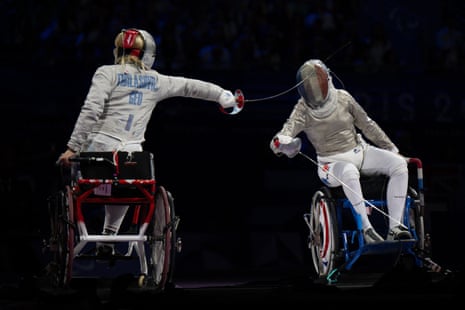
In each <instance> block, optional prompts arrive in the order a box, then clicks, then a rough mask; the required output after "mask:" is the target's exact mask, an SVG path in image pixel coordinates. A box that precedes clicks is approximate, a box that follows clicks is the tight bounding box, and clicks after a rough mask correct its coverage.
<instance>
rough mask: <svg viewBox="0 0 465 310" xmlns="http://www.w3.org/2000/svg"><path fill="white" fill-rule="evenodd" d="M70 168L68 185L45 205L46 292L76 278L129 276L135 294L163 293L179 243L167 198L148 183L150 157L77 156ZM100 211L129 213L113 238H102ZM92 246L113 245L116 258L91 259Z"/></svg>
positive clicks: (120, 154)
mask: <svg viewBox="0 0 465 310" xmlns="http://www.w3.org/2000/svg"><path fill="white" fill-rule="evenodd" d="M71 162H72V165H71V167H70V168H68V170H69V176H68V179H69V180H67V181H64V182H63V183H65V184H64V188H63V189H60V190H59V191H58V192H57V193H56V194H54V195H52V196H51V197H50V198H49V203H48V206H49V217H50V224H51V225H50V226H51V230H50V238H49V242H48V245H47V247H48V250H49V252H50V253H51V262H50V263H49V264H48V266H47V270H48V271H47V272H48V275H49V276H48V277H49V279H50V282H51V284H52V285H53V286H55V287H68V286H69V285H70V282H71V280H72V279H75V278H103V277H110V278H111V277H114V276H117V275H120V274H128V273H129V274H133V275H134V280H135V281H136V282H137V287H139V288H147V289H153V290H157V291H159V290H164V289H165V287H166V286H167V285H168V284H170V283H171V281H172V276H173V271H174V263H175V255H176V253H178V252H179V251H180V250H181V240H180V238H177V237H176V230H177V226H178V223H179V217H177V216H176V215H175V210H174V199H173V196H172V195H171V193H170V192H169V191H167V190H166V189H165V188H164V187H163V186H160V185H158V184H157V183H156V180H155V172H154V162H153V154H152V153H150V152H147V151H143V152H87V153H84V152H83V153H80V154H77V156H75V157H74V158H72V159H71ZM62 169H65V168H62ZM104 205H111V207H116V208H117V207H118V205H129V209H128V211H127V213H126V216H125V218H124V220H123V223H122V225H121V229H120V231H119V232H118V234H116V235H104V234H103V233H102V232H101V231H102V223H103V217H104V209H103V208H104ZM97 242H100V243H102V242H108V243H113V244H114V246H115V250H116V252H115V253H114V254H112V255H109V256H104V257H102V256H100V255H98V253H97V251H96V245H97Z"/></svg>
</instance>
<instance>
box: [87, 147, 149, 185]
mask: <svg viewBox="0 0 465 310" xmlns="http://www.w3.org/2000/svg"><path fill="white" fill-rule="evenodd" d="M79 158H80V159H79V163H78V165H79V168H78V169H79V170H80V178H82V179H149V180H152V179H155V169H154V162H153V154H152V153H150V152H148V151H142V152H82V153H80V154H79Z"/></svg>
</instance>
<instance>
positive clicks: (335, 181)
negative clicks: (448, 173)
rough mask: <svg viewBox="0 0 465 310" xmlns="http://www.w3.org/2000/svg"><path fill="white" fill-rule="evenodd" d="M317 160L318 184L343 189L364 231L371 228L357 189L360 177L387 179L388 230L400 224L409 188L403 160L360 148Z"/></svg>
mask: <svg viewBox="0 0 465 310" xmlns="http://www.w3.org/2000/svg"><path fill="white" fill-rule="evenodd" d="M317 159H318V163H319V167H318V176H319V177H320V179H321V181H322V182H323V183H324V184H325V185H327V186H329V187H338V186H341V185H342V188H343V190H344V194H345V195H346V197H347V199H348V200H349V201H350V203H351V204H352V205H353V206H354V209H355V211H356V212H357V213H358V214H360V216H361V220H362V228H363V229H366V228H368V227H371V223H370V221H369V219H368V215H367V210H366V206H365V198H364V197H363V193H362V189H361V185H360V174H362V175H378V174H383V175H387V176H388V177H389V181H388V185H387V193H386V199H387V201H386V202H387V206H388V213H389V217H390V218H389V227H390V228H392V227H394V226H397V225H399V223H401V222H402V221H401V220H402V216H403V212H404V208H405V199H406V195H407V187H408V167H407V161H406V159H405V158H403V157H402V156H401V155H399V154H396V153H393V152H390V151H387V150H383V149H380V148H377V147H375V146H372V145H370V144H363V146H362V145H360V146H357V147H356V148H354V149H352V150H350V151H348V152H345V153H341V154H336V155H331V156H324V157H323V156H318V157H317ZM342 183H344V184H342Z"/></svg>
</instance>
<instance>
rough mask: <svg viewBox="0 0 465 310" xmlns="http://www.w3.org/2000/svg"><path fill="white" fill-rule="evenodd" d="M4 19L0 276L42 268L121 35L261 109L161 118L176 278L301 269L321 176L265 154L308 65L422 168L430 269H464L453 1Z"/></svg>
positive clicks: (242, 0) (458, 43)
mask: <svg viewBox="0 0 465 310" xmlns="http://www.w3.org/2000/svg"><path fill="white" fill-rule="evenodd" d="M0 11H1V12H2V13H1V14H2V18H1V19H0V23H2V29H3V33H2V38H1V40H0V45H1V49H0V53H1V54H0V56H1V57H0V61H1V66H0V74H1V77H0V79H1V85H2V86H1V93H2V99H1V101H0V102H1V116H2V121H1V122H0V123H1V125H0V126H1V127H0V128H1V132H2V148H1V151H0V162H1V163H2V167H1V168H0V197H1V201H2V202H1V205H2V213H1V215H0V238H1V239H2V248H3V250H2V252H1V254H0V275H2V278H3V279H5V280H7V281H10V280H11V281H17V279H21V278H23V277H25V276H31V275H35V274H38V273H40V271H41V269H42V268H43V266H44V263H45V261H44V257H43V255H42V252H41V248H42V241H43V240H44V239H46V238H47V233H48V229H49V228H48V225H49V223H48V214H47V205H46V200H47V197H48V196H49V195H50V193H53V192H54V191H55V190H56V189H57V186H58V184H59V178H58V177H59V175H58V171H57V167H56V166H55V165H54V163H55V160H56V159H57V158H58V156H59V154H60V153H61V152H62V151H64V149H65V147H66V142H67V139H68V138H69V135H70V134H71V131H72V129H73V126H74V122H75V120H76V118H77V116H78V113H79V110H80V107H81V105H82V103H83V100H84V98H85V96H86V94H87V90H88V88H89V85H90V79H91V77H92V74H93V72H94V71H95V69H96V68H97V67H98V66H100V65H103V64H109V63H112V62H113V56H112V49H113V40H114V37H115V36H116V34H117V33H118V32H119V31H120V30H121V29H122V28H129V27H136V28H141V29H146V30H147V31H149V32H151V33H152V34H153V35H154V37H155V38H156V41H157V44H158V49H157V58H156V63H155V69H156V70H159V71H160V72H162V73H165V74H171V75H182V76H186V77H192V78H199V79H202V80H206V81H212V82H215V83H217V84H219V85H221V86H223V87H224V88H226V89H230V90H232V91H233V92H234V91H235V90H236V89H241V90H242V91H243V92H244V94H245V99H246V100H247V99H249V100H253V99H261V98H268V97H271V98H270V99H268V100H259V101H255V102H249V103H246V104H245V108H244V110H243V111H242V112H241V113H240V114H238V115H225V114H223V113H221V112H220V110H219V108H218V106H217V105H216V104H215V103H211V102H203V101H199V100H192V99H186V98H171V99H168V100H166V101H164V102H161V103H160V104H159V105H158V106H157V108H156V109H155V111H154V113H153V116H152V120H151V123H150V126H149V128H148V130H147V133H146V140H147V141H146V143H145V145H144V147H145V149H146V150H150V151H152V152H153V153H154V154H155V162H156V176H157V180H158V182H159V183H160V184H163V185H164V186H165V187H166V188H167V189H168V190H169V191H170V192H171V193H172V194H173V196H174V198H175V207H176V213H177V214H178V215H179V216H180V218H181V222H180V225H179V228H178V235H179V236H180V237H182V239H183V243H184V247H183V251H182V252H181V253H180V254H179V256H178V258H177V260H178V261H177V263H176V268H177V274H178V275H181V276H182V275H190V274H193V275H196V274H198V275H203V274H218V275H232V274H237V273H247V272H258V273H263V274H277V273H305V272H309V270H310V268H311V257H310V255H309V251H308V250H307V247H306V238H307V226H306V224H305V222H304V220H303V214H304V213H305V212H308V210H309V206H310V201H311V196H312V194H313V192H314V191H315V190H316V189H317V188H318V187H319V186H321V184H320V182H319V180H318V178H317V177H316V173H315V170H316V169H315V168H316V167H315V166H314V164H313V163H311V162H310V161H308V160H305V159H304V158H303V157H296V158H294V159H288V158H284V157H280V158H278V157H276V156H275V155H274V154H273V153H272V152H271V151H270V149H269V141H270V139H271V138H272V136H273V135H274V133H275V132H277V131H278V130H279V129H280V128H281V126H282V124H283V122H284V121H285V120H286V118H287V116H288V115H289V113H290V111H291V109H292V107H293V105H294V103H295V102H296V100H297V92H296V91H295V90H294V89H292V90H291V88H292V87H293V86H294V85H295V73H296V70H297V69H298V68H299V66H300V65H301V64H302V63H303V62H304V61H305V60H307V59H309V58H320V59H322V60H324V61H326V63H327V65H328V67H329V68H330V69H331V70H332V71H333V72H335V73H336V75H337V77H338V79H340V81H337V80H336V79H335V83H336V85H337V86H338V87H345V88H346V89H347V90H348V91H350V92H351V93H352V94H353V95H354V97H355V98H356V99H358V100H359V102H360V103H361V104H362V106H364V107H365V108H366V110H367V111H368V113H369V114H370V115H371V116H372V118H373V119H375V120H376V121H377V122H378V123H379V124H380V125H381V126H382V127H383V128H384V129H385V131H386V132H387V134H388V135H389V136H390V137H391V138H392V140H393V141H394V142H395V143H396V144H397V145H398V146H399V149H400V150H401V153H402V154H403V155H405V156H410V157H419V158H420V159H421V160H422V162H423V166H424V168H423V170H424V179H425V200H426V208H427V212H426V226H427V231H428V232H429V233H431V236H432V240H433V258H434V259H435V260H436V261H437V262H438V263H440V264H442V265H444V266H447V267H449V268H456V269H461V268H463V259H462V258H461V257H460V254H459V249H461V248H462V247H463V245H464V242H463V238H462V237H461V234H462V233H463V232H462V230H461V223H462V220H463V216H464V210H463V202H462V200H463V198H462V196H463V192H464V189H465V186H464V160H463V158H462V154H461V153H460V152H459V150H460V149H461V147H462V144H463V142H464V141H465V125H464V122H465V96H464V93H463V72H464V69H465V45H464V38H463V36H464V33H465V32H464V30H465V27H464V26H465V20H464V16H465V14H464V13H465V5H464V3H463V2H462V1H428V3H427V4H426V3H425V2H424V1H417V0H414V1H366V0H365V1H363V0H360V1H337V0H334V1H297V0H295V1H284V0H283V1H278V0H276V1H247V0H238V1H118V2H114V1H104V0H98V1H85V0H82V1H59V0H49V1H32V0H31V1H26V0H21V1H2V3H1V4H0ZM287 90H290V91H287ZM277 94H281V95H279V96H274V95H277ZM304 151H305V152H306V153H307V154H309V155H310V156H314V154H313V150H312V148H311V147H310V146H309V145H308V144H304Z"/></svg>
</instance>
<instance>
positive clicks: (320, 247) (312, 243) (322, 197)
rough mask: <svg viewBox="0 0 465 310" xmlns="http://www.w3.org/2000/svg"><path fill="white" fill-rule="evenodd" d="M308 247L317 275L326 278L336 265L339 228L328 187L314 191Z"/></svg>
mask: <svg viewBox="0 0 465 310" xmlns="http://www.w3.org/2000/svg"><path fill="white" fill-rule="evenodd" d="M309 228H310V235H309V247H310V250H311V253H312V259H313V266H314V268H315V271H316V273H317V274H318V277H320V278H326V277H327V276H328V274H329V273H330V272H331V271H332V270H333V268H334V267H335V266H336V257H337V251H338V250H339V238H338V235H339V229H338V225H337V216H336V210H335V206H334V203H333V201H332V199H331V195H330V191H329V189H328V188H322V189H321V190H318V191H316V192H315V194H314V195H313V198H312V205H311V210H310V220H309Z"/></svg>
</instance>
